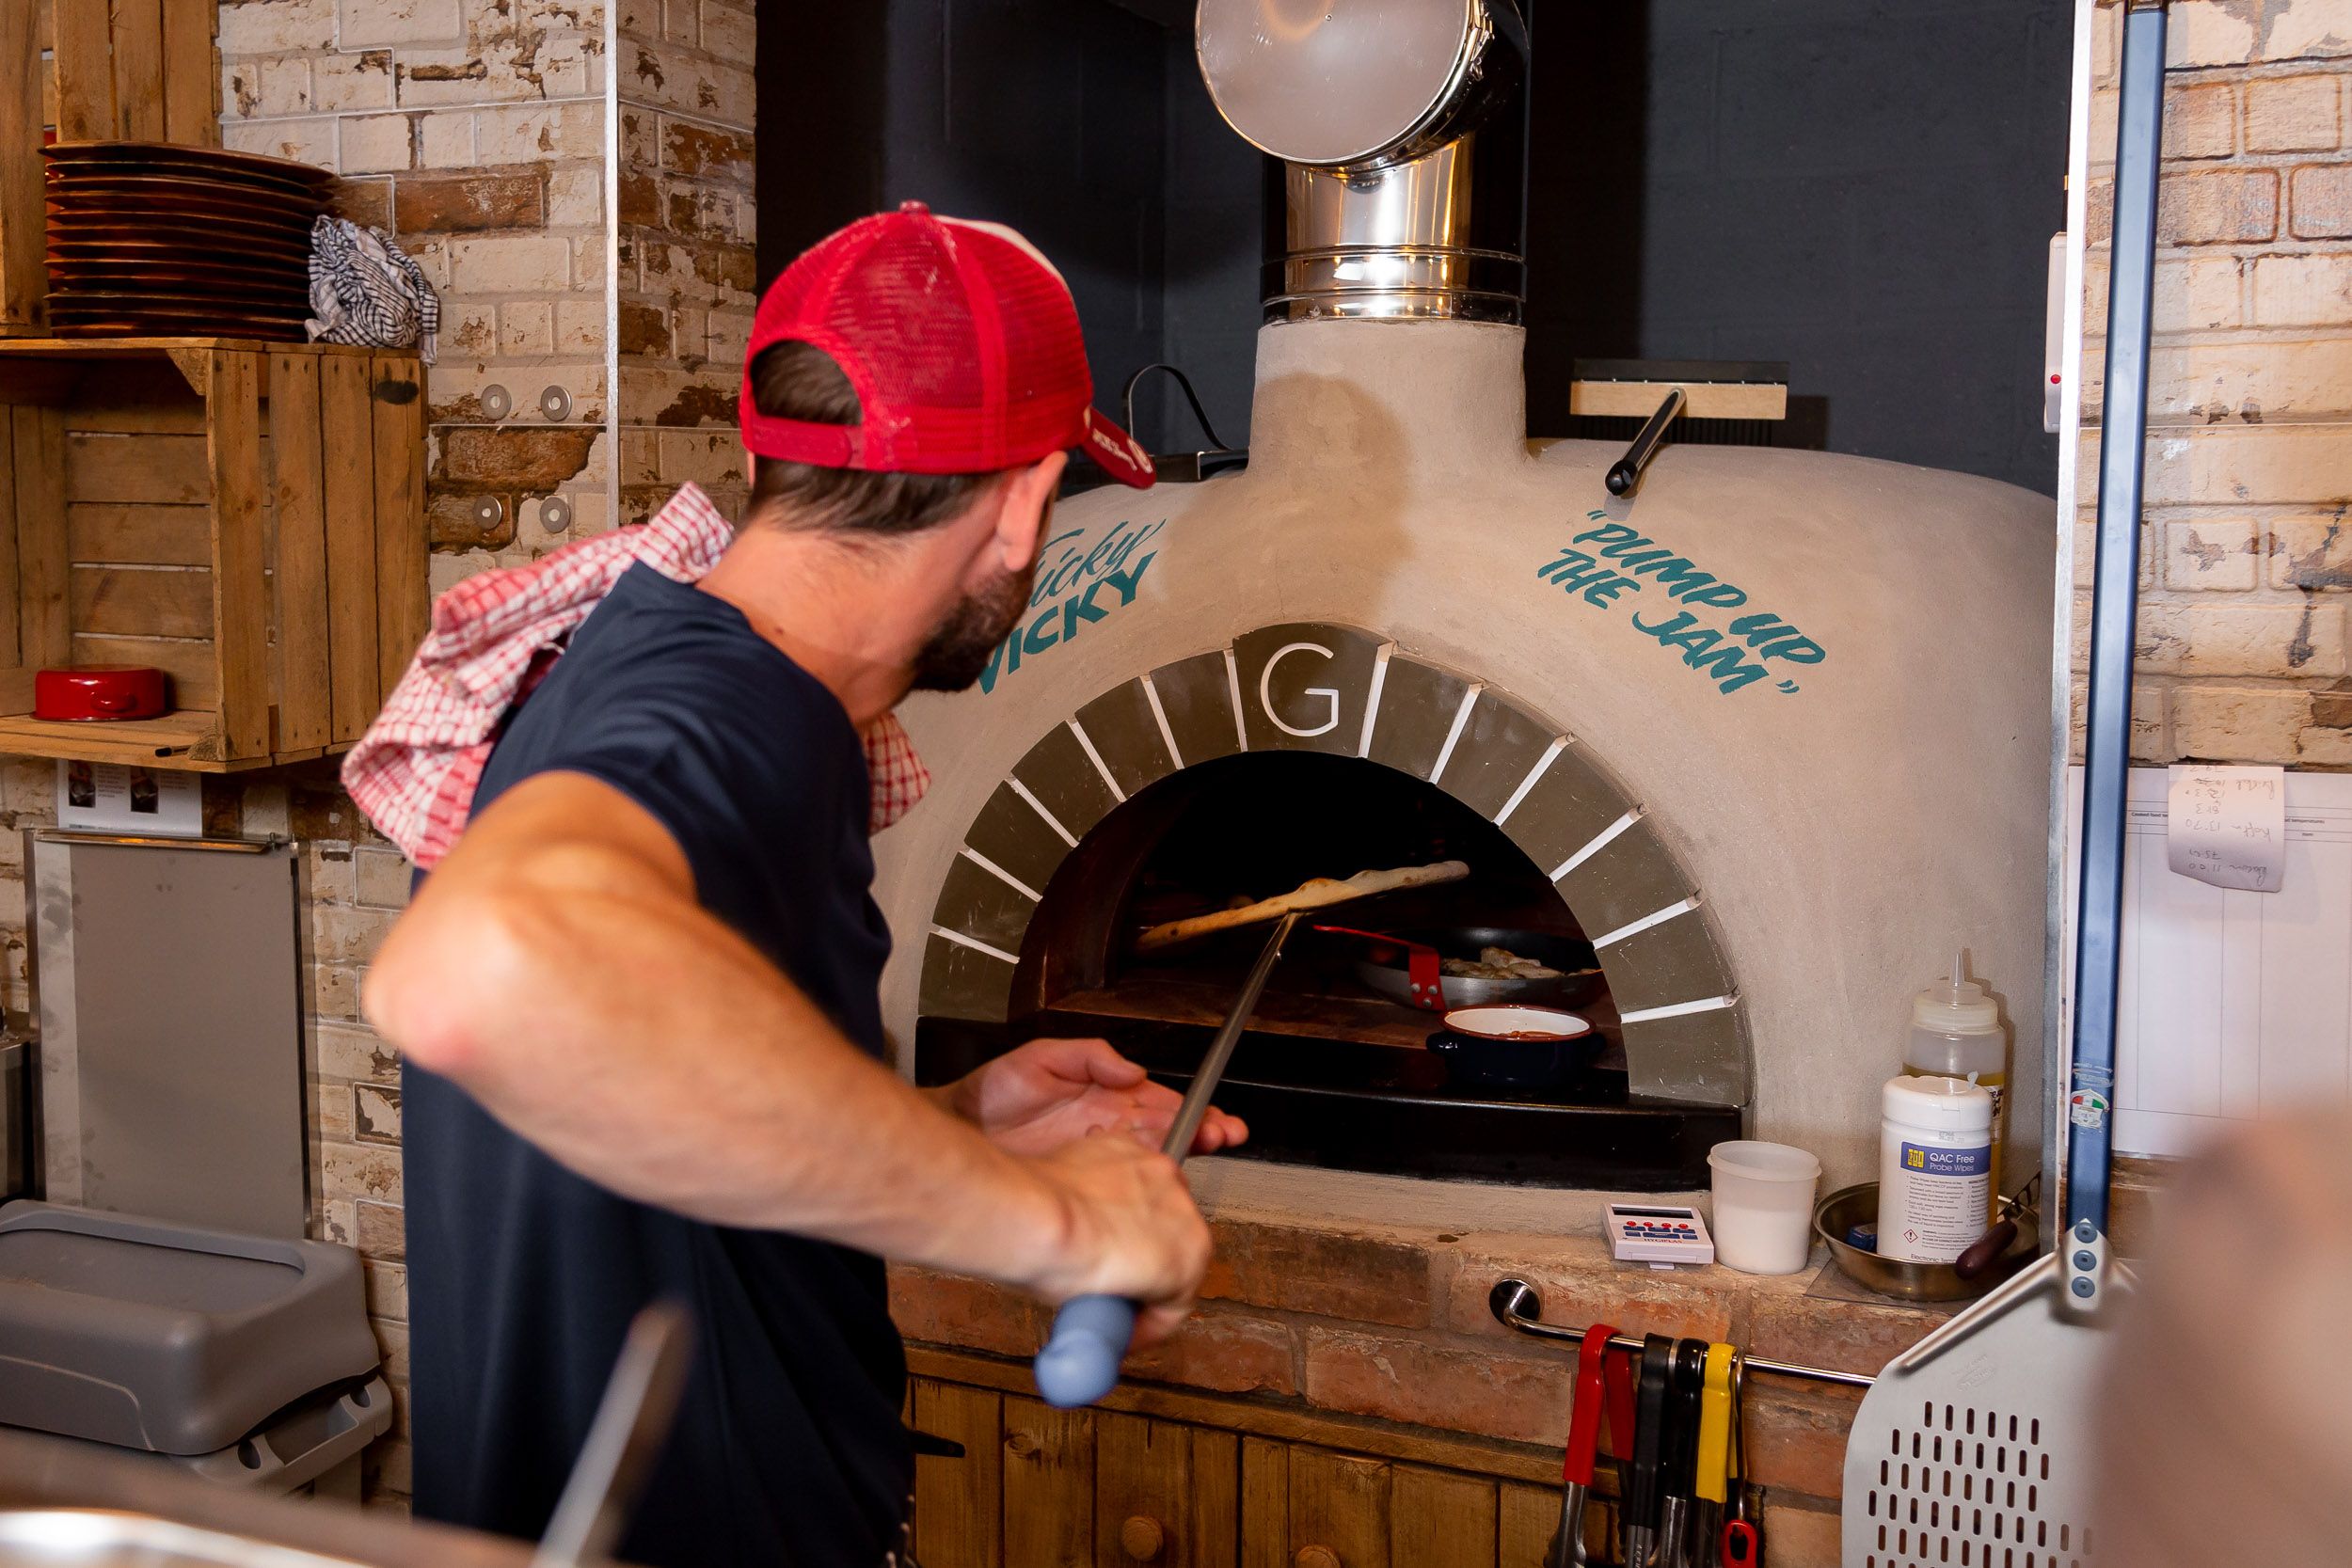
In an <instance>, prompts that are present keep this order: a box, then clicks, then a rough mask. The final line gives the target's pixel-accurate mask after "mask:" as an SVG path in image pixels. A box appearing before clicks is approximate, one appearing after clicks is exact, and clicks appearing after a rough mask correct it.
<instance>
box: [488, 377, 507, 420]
mask: <svg viewBox="0 0 2352 1568" xmlns="http://www.w3.org/2000/svg"><path fill="white" fill-rule="evenodd" d="M514 411H515V398H514V394H512V393H510V392H509V391H507V389H506V388H503V387H501V386H498V385H497V384H496V383H493V384H492V385H490V386H487V387H485V388H482V412H483V413H485V414H486V415H488V416H489V417H490V418H491V419H494V420H502V419H504V418H506V416H507V415H509V414H512V413H513V412H514Z"/></svg>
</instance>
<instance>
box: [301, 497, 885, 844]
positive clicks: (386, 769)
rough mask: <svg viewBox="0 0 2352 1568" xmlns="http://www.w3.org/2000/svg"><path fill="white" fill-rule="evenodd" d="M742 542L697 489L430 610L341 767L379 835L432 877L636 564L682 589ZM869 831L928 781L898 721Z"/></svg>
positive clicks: (869, 763)
mask: <svg viewBox="0 0 2352 1568" xmlns="http://www.w3.org/2000/svg"><path fill="white" fill-rule="evenodd" d="M734 535H735V530H734V528H733V527H732V526H731V525H730V524H729V523H728V522H727V520H726V518H725V517H723V516H722V515H720V513H719V509H718V508H717V507H715V506H712V505H711V504H710V498H709V497H707V496H706V495H704V494H703V493H702V491H701V490H700V489H699V488H697V487H696V486H694V485H691V484H689V485H686V486H684V487H682V488H681V489H680V490H679V491H678V493H677V494H676V495H675V496H674V497H672V498H671V499H670V504H669V505H667V506H665V507H663V508H662V509H661V510H660V512H658V513H656V514H655V515H653V517H652V518H650V519H649V520H647V521H646V522H644V523H641V524H638V525H637V526H635V527H633V528H624V529H615V530H613V531H612V532H610V533H601V534H598V535H596V537H594V538H592V539H582V540H580V541H579V542H578V543H576V544H571V545H566V546H564V547H563V548H562V549H560V550H557V551H555V552H554V553H553V554H551V555H548V556H546V557H543V558H542V559H540V560H538V561H534V562H532V563H531V564H530V565H528V566H510V567H507V568H505V569H504V570H502V571H496V572H485V573H483V574H482V575H481V576H479V577H472V578H467V579H466V580H465V581H464V582H461V583H459V584H458V585H457V586H456V587H454V588H453V589H451V590H450V591H449V592H448V593H446V594H442V595H441V596H440V597H439V598H437V599H436V600H435V601H434V602H433V629H432V631H430V632H429V633H427V634H426V636H425V640H424V642H423V644H422V645H421V647H419V648H418V649H417V657H415V658H413V659H411V660H409V663H408V670H407V673H405V674H404V675H402V676H401V677H400V683H399V684H398V685H397V686H395V687H393V688H392V694H391V696H390V697H389V698H388V699H386V701H385V704H384V711H383V712H381V713H379V714H377V715H376V716H375V722H374V723H373V724H370V725H369V726H368V731H367V734H365V735H364V736H360V737H359V742H358V745H356V746H354V747H353V748H352V749H351V754H350V755H349V756H347V757H345V758H344V759H343V771H342V777H343V787H344V788H345V789H347V790H349V791H350V792H351V799H352V800H353V801H354V802H356V803H357V804H358V807H359V809H360V810H361V811H362V812H365V813H366V814H367V818H368V820H369V821H371V822H373V823H374V824H375V826H376V829H377V831H378V832H382V833H383V835H384V836H385V837H386V838H389V839H390V840H391V841H392V842H393V843H394V844H396V845H398V846H399V847H400V848H401V852H402V853H404V854H405V855H406V856H407V857H408V858H409V860H410V861H412V862H414V863H416V864H417V865H418V866H419V867H420V868H422V869H428V870H429V869H430V868H431V867H432V866H433V865H434V864H436V863H437V862H438V861H439V860H440V858H441V857H442V856H443V855H446V854H447V853H449V849H450V846H452V845H453V844H455V843H456V842H457V835H458V834H459V833H460V832H464V831H465V827H466V817H467V815H468V814H469V812H470V811H471V810H472V808H473V796H474V790H475V788H476V787H477V786H479V785H480V784H481V783H482V769H483V767H484V766H485V764H486V763H488V761H489V760H490V748H491V746H492V744H493V743H494V742H495V741H496V739H497V736H498V731H499V725H500V724H501V721H504V719H505V718H506V716H507V714H508V713H509V712H511V711H512V710H513V709H514V708H515V706H516V705H517V704H518V703H520V702H521V701H522V700H523V698H525V697H527V696H529V695H530V694H531V690H532V688H533V687H535V686H536V685H538V683H539V681H540V679H541V678H542V677H544V676H545V675H546V673H547V672H548V668H549V667H551V666H552V665H553V663H554V657H552V656H554V655H558V654H560V653H561V652H562V650H563V646H564V639H566V638H568V637H569V636H570V635H571V634H572V632H573V630H574V629H575V628H577V627H578V626H579V625H580V623H581V622H582V621H585V620H586V619H587V618H588V612H589V611H590V610H594V609H596V606H597V605H598V604H599V603H601V602H602V601H603V599H604V596H605V595H606V594H609V593H611V592H612V585H613V583H615V582H617V581H618V580H619V579H620V576H621V574H622V573H623V572H625V571H627V570H628V568H629V567H631V566H633V565H635V564H637V563H638V562H644V563H645V564H646V565H648V566H651V567H652V568H653V569H654V570H655V571H657V572H660V574H661V575H662V576H663V577H666V578H671V579H673V580H674V581H677V582H693V581H696V580H698V579H699V578H701V577H702V575H703V574H704V573H705V572H707V571H708V570H710V568H711V566H712V565H713V564H714V563H716V562H717V561H718V559H719V555H720V552H721V551H723V550H724V549H725V548H726V546H727V541H728V540H729V539H731V538H733V537H734ZM865 740H866V772H867V775H868V776H869V777H870V778H871V779H872V781H873V800H872V803H871V805H870V807H869V808H868V810H867V813H866V825H867V831H868V832H877V833H878V832H882V830H883V829H884V828H887V827H888V826H890V824H892V823H893V822H896V821H897V820H898V818H899V817H901V816H905V815H906V814H907V813H908V812H909V811H910V810H912V809H914V803H915V802H916V801H917V800H921V799H922V798H923V792H924V791H925V790H927V789H929V788H930V783H931V776H930V770H929V769H928V768H925V767H924V766H923V762H922V759H921V758H919V757H917V756H916V755H915V754H914V742H913V741H912V740H910V739H908V738H907V732H906V730H905V728H904V727H903V726H901V725H900V724H899V722H898V717H897V716H896V715H895V714H887V713H886V714H884V715H882V718H881V719H879V720H877V721H875V722H874V723H873V724H872V725H871V726H870V727H869V728H868V729H867V730H866V736H865Z"/></svg>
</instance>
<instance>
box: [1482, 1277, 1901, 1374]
mask: <svg viewBox="0 0 2352 1568" xmlns="http://www.w3.org/2000/svg"><path fill="white" fill-rule="evenodd" d="M1486 1307H1487V1310H1489V1311H1491V1312H1492V1313H1494V1315H1495V1321H1496V1322H1497V1323H1501V1324H1502V1326H1503V1327H1505V1328H1509V1329H1514V1330H1517V1331H1518V1333H1521V1334H1524V1335H1527V1336H1528V1337H1529V1338H1536V1339H1557V1340H1560V1341H1562V1342H1564V1343H1566V1344H1571V1345H1574V1344H1581V1343H1582V1342H1583V1340H1584V1335H1585V1332H1586V1331H1585V1330H1583V1329H1581V1328H1568V1327H1565V1326H1563V1325H1562V1324H1559V1323H1545V1322H1544V1321H1543V1320H1542V1318H1541V1317H1540V1316H1539V1315H1538V1314H1540V1313H1541V1312H1542V1311H1543V1309H1544V1298H1543V1297H1542V1296H1541V1295H1539V1294H1538V1293H1537V1292H1536V1290H1535V1287H1534V1286H1533V1285H1530V1284H1529V1283H1528V1282H1527V1281H1526V1280H1524V1279H1498V1280H1496V1281H1495V1288H1494V1289H1493V1290H1491V1291H1487V1292H1486ZM1609 1348H1610V1349H1612V1350H1624V1351H1631V1352H1632V1353H1633V1354H1636V1355H1638V1354H1641V1352H1642V1341H1641V1340H1640V1339H1639V1338H1634V1337H1632V1336H1629V1335H1624V1334H1613V1335H1611V1336H1610V1338H1609ZM1740 1365H1742V1366H1744V1367H1745V1368H1746V1369H1747V1370H1749V1371H1752V1372H1763V1373H1766V1374H1768V1375H1770V1376H1772V1377H1799V1378H1806V1379H1809V1380H1811V1381H1812V1382H1815V1383H1842V1384H1844V1385H1845V1386H1847V1387H1849V1388H1867V1387H1869V1386H1872V1385H1873V1384H1875V1383H1877V1382H1878V1379H1876V1378H1874V1377H1872V1376H1870V1375H1869V1374H1868V1373H1867V1372H1841V1371H1838V1370H1836V1369H1835V1368H1832V1367H1808V1366H1806V1365H1805V1364H1804V1362H1802V1361H1773V1360H1771V1359H1768V1358H1767V1357H1764V1356H1760V1355H1743V1356H1741V1357H1740Z"/></svg>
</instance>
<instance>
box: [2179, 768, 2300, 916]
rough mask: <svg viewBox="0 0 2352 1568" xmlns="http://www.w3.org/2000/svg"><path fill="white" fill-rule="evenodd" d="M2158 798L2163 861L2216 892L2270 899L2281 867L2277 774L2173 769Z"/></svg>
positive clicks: (2283, 837)
mask: <svg viewBox="0 0 2352 1568" xmlns="http://www.w3.org/2000/svg"><path fill="white" fill-rule="evenodd" d="M2170 775H2171V777H2170V783H2169V788H2168V790H2167V793H2166V799H2165V857H2166V861H2167V863H2169V865H2170V866H2171V867H2172V869H2173V870H2174V871H2175V872H2177V873H2178V874H2180V875H2181V876H2184V877H2194V878H2196V879H2198V880H2199V881H2201V882H2206V883H2210V884H2211V885H2213V886H2215V887H2233V888H2244V889H2246V890H2247V891H2249V892H2251V893H2276V892H2278V891H2279V883H2280V879H2281V878H2282V877H2283V876H2284V875H2285V874H2286V864H2287V784H2286V769H2284V768H2172V769H2171V770H2170Z"/></svg>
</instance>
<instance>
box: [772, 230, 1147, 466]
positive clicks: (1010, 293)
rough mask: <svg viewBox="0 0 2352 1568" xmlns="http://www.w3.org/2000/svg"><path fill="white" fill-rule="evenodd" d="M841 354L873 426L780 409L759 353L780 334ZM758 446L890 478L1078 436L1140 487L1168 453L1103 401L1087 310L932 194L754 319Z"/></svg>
mask: <svg viewBox="0 0 2352 1568" xmlns="http://www.w3.org/2000/svg"><path fill="white" fill-rule="evenodd" d="M784 342H803V343H808V344H810V345H811V346H813V347H816V348H818V349H822V350H823V351H824V352H825V353H826V354H828V355H830V356H832V357H833V358H834V361H835V362H836V363H838V364H839V365H840V367H841V369H842V371H843V372H845V373H847V374H848V376H849V378H850V386H851V387H853V388H856V390H857V398H858V405H859V407H860V409H861V410H862V411H863V412H862V418H863V420H864V422H863V423H860V424H853V425H837V424H820V423H813V422H811V421H808V420H780V419H771V418H770V417H768V416H767V415H765V414H762V413H761V412H759V409H758V407H757V406H756V405H755V404H754V403H753V401H752V364H753V362H754V361H755V360H756V359H757V358H758V357H759V355H760V351H761V350H763V349H765V348H767V347H769V346H770V345H771V344H774V343H784ZM741 408H742V422H743V445H744V447H745V448H747V449H748V450H749V451H753V452H755V453H756V454H757V455H759V456H761V457H774V458H781V459H784V460H786V461H788V462H793V463H809V464H814V465H816V466H817V467H826V468H862V469H866V470H867V471H869V472H875V473H910V474H971V473H991V472H993V471H995V470H996V469H999V468H1011V467H1019V466H1020V465H1022V464H1025V463H1034V462H1036V461H1037V460H1038V459H1039V458H1041V457H1043V456H1045V455H1046V454H1047V453H1049V452H1055V451H1062V450H1063V449H1065V448H1068V447H1078V448H1080V449H1082V450H1084V451H1085V452H1086V454H1087V455H1088V456H1089V457H1091V458H1092V459H1094V461H1095V462H1096V463H1098V464H1100V465H1101V466H1102V467H1103V468H1104V471H1105V472H1107V473H1109V474H1110V475H1111V477H1113V478H1114V479H1117V480H1119V481H1120V482H1121V483H1126V484H1132V485H1134V486H1136V488H1137V489H1142V488H1143V487H1145V486H1147V485H1149V484H1150V483H1152V459H1151V457H1150V456H1149V455H1147V454H1146V453H1145V451H1144V450H1143V448H1142V447H1140V446H1138V445H1137V444H1136V439H1135V437H1134V436H1130V435H1128V434H1127V433H1126V432H1125V431H1123V430H1121V429H1120V428H1119V427H1118V426H1117V425H1115V424H1113V423H1111V421H1110V420H1106V419H1104V418H1103V416H1102V415H1100V414H1098V413H1096V412H1095V411H1094V379H1093V377H1092V376H1091V375H1089V373H1088V372H1087V351H1086V342H1085V340H1084V339H1083V338H1081V337H1080V335H1079V332H1078V308H1077V305H1076V304H1075V303H1074V302H1073V300H1072V299H1071V297H1070V285H1069V284H1067V283H1065V282H1063V281H1062V276H1061V274H1060V273H1058V272H1057V271H1055V270H1054V264H1053V263H1052V262H1051V261H1047V260H1046V259H1045V258H1044V257H1043V256H1042V255H1041V254H1040V253H1039V251H1038V249H1037V247H1036V246H1035V245H1031V244H1029V242H1028V241H1026V240H1025V239H1023V238H1022V237H1021V236H1020V235H1018V234H1016V233H1014V232H1013V231H1012V230H1009V229H1007V228H1004V227H1003V226H1001V225H998V224H993V223H974V222H970V221H967V220H965V219H962V218H943V217H935V216H933V215H932V214H931V211H930V208H928V207H926V206H924V205H923V204H922V203H921V202H919V201H910V202H907V203H906V204H905V205H903V206H901V207H900V208H899V209H898V211H897V212H895V213H883V214H879V215H877V216H874V217H869V218H860V219H859V220H858V221H857V222H855V223H853V224H851V225H850V226H849V227H848V228H847V229H844V230H841V231H840V232H839V233H836V234H834V235H832V236H830V237H828V238H826V239H823V240H819V241H818V243H817V245H815V247H814V248H812V249H811V250H809V252H808V253H807V254H806V255H804V256H803V257H802V258H801V259H800V260H799V261H794V262H793V263H792V264H791V265H790V266H789V267H787V268H786V269H785V271H784V274H783V276H782V277H778V278H777V279H776V280H775V281H774V282H773V283H771V284H770V285H769V287H768V293H767V296H766V297H765V298H763V299H762V300H761V301H760V302H759V313H758V315H756V316H755V317H754V318H753V320H752V336H751V343H750V347H749V351H748V352H747V353H746V354H745V355H744V357H743V400H742V404H741Z"/></svg>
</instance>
